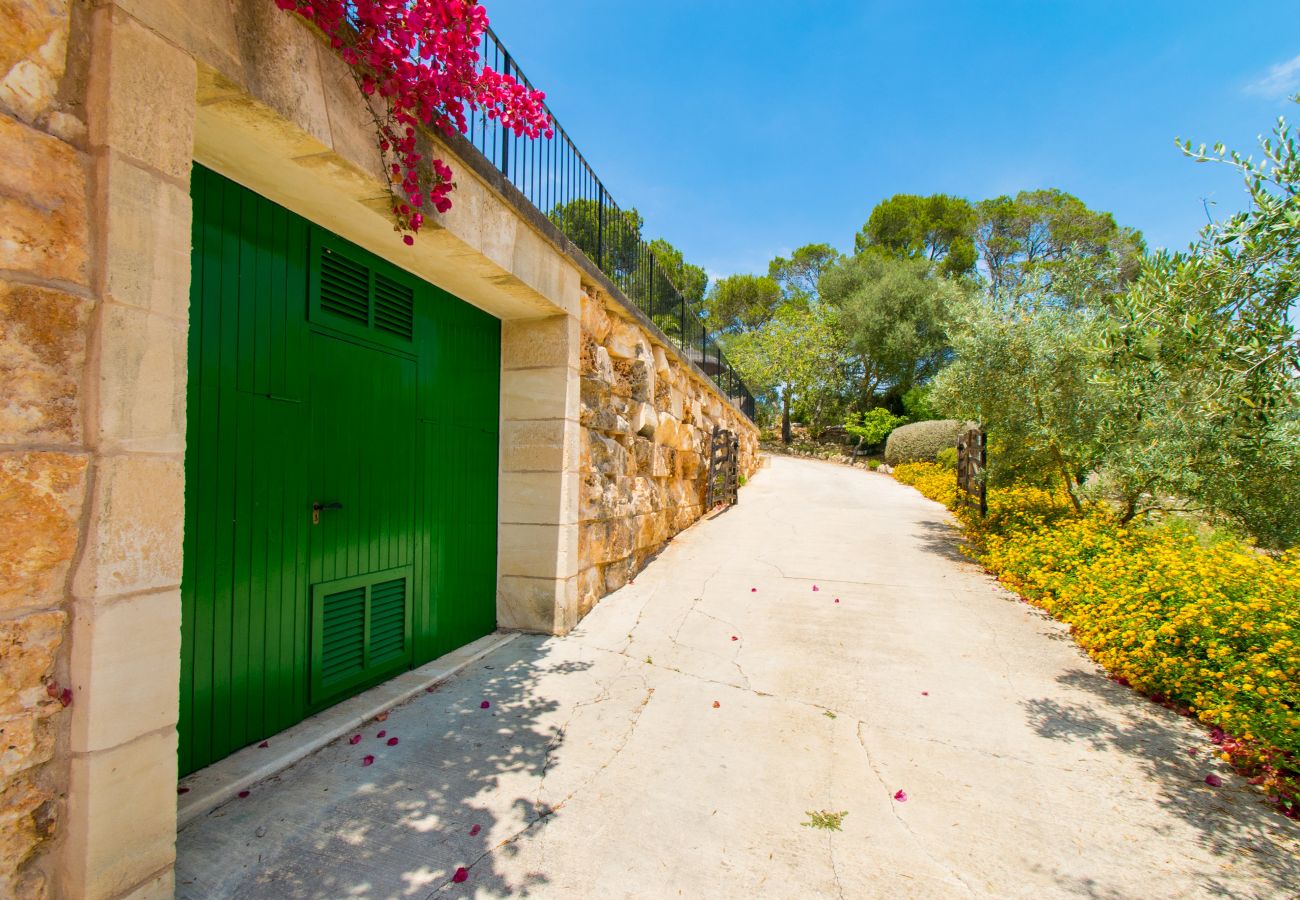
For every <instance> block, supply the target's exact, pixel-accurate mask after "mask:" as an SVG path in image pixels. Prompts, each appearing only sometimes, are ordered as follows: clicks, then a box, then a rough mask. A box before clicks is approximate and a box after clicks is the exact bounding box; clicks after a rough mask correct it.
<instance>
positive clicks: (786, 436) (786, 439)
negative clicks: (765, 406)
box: [781, 388, 791, 444]
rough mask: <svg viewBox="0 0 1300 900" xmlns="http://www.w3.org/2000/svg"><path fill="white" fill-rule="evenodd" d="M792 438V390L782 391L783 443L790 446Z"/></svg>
mask: <svg viewBox="0 0 1300 900" xmlns="http://www.w3.org/2000/svg"><path fill="white" fill-rule="evenodd" d="M790 440H791V437H790V389H789V388H785V389H784V390H782V391H781V443H783V444H789V443H790Z"/></svg>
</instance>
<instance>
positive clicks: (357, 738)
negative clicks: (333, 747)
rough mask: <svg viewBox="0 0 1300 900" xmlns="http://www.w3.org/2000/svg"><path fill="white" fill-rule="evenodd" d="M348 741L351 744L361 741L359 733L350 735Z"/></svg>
mask: <svg viewBox="0 0 1300 900" xmlns="http://www.w3.org/2000/svg"><path fill="white" fill-rule="evenodd" d="M348 743H349V744H353V745H356V744H359V743H361V735H359V734H354V735H352V737H350V738H348Z"/></svg>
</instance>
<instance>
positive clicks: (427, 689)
mask: <svg viewBox="0 0 1300 900" xmlns="http://www.w3.org/2000/svg"><path fill="white" fill-rule="evenodd" d="M424 692H425V693H426V694H432V693H433V685H429V686H428V687H427V688H425V689H424Z"/></svg>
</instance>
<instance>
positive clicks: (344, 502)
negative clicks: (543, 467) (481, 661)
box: [180, 165, 500, 774]
mask: <svg viewBox="0 0 1300 900" xmlns="http://www.w3.org/2000/svg"><path fill="white" fill-rule="evenodd" d="M191 183H192V193H193V198H194V235H193V247H194V249H193V264H192V282H191V291H190V336H189V394H188V404H189V406H188V412H187V416H188V422H187V448H186V456H185V476H186V493H185V506H186V509H185V570H184V576H183V580H182V584H181V602H182V626H181V627H182V640H181V649H182V659H181V710H180V769H181V772H182V774H184V773H188V772H192V771H194V770H195V769H198V768H201V767H203V766H205V765H207V764H209V763H211V762H213V761H215V760H218V759H220V758H222V757H223V756H226V755H228V754H230V753H231V752H233V751H235V750H237V749H239V748H240V747H243V746H246V745H247V744H250V743H253V742H256V741H260V740H262V739H263V738H265V737H267V736H269V735H272V734H274V733H275V732H277V731H280V730H282V729H284V728H287V727H288V726H290V725H292V724H294V723H295V722H298V721H300V720H301V719H303V718H304V717H306V716H307V715H310V714H311V713H313V712H315V711H317V710H319V709H321V708H323V707H325V706H328V705H330V704H331V703H336V702H338V701H339V700H341V699H343V698H344V697H347V696H350V695H352V694H355V693H357V692H358V691H360V690H363V689H365V688H366V687H369V686H371V685H373V684H375V683H377V682H379V681H382V680H384V679H385V678H389V677H391V676H392V675H394V674H395V673H397V672H399V671H402V670H404V669H408V668H411V667H413V666H417V665H420V664H422V663H424V662H427V661H429V660H431V659H433V658H435V657H437V656H440V655H441V654H443V653H445V652H447V651H449V650H452V649H454V648H455V647H458V646H461V645H462V644H465V643H467V642H469V641H471V640H473V639H475V638H477V637H481V636H482V635H484V634H487V633H488V632H490V631H491V630H492V629H493V628H494V627H495V624H496V616H495V596H496V585H495V580H496V505H497V481H496V479H497V418H498V393H499V370H500V323H499V322H498V321H497V320H496V319H494V318H492V317H491V316H489V315H487V314H486V313H483V312H481V311H479V310H477V309H475V308H474V307H472V306H469V305H468V304H466V303H463V302H462V301H460V300H457V299H456V298H455V297H452V296H451V295H450V294H447V293H446V292H445V291H442V290H440V289H438V288H436V287H434V286H433V285H430V284H427V283H425V282H423V281H420V280H418V279H416V278H414V277H412V276H411V275H409V274H408V273H406V272H404V271H402V270H400V269H397V268H396V267H394V266H391V265H389V264H387V263H385V262H383V261H382V260H380V259H378V258H377V257H375V256H373V255H371V254H369V253H367V252H365V251H364V250H361V249H360V248H358V247H355V246H353V245H352V244H349V243H348V242H346V241H344V240H342V239H341V238H339V237H337V236H335V235H333V234H330V233H328V232H326V231H324V230H322V229H320V228H317V227H316V226H314V225H312V224H311V223H309V222H307V221H306V220H304V219H302V218H300V217H298V216H295V215H294V214H293V213H291V212H289V211H288V210H285V209H283V208H281V207H279V206H276V205H275V204H273V203H271V202H270V201H268V200H266V199H265V198H263V197H260V196H258V195H257V194H254V193H252V192H251V191H249V190H247V189H245V188H243V187H240V186H239V185H237V184H236V183H235V182H233V181H230V180H229V179H227V178H224V177H222V176H220V175H218V174H216V173H215V172H212V171H210V170H208V169H205V168H203V167H201V166H198V165H196V166H195V167H194V173H193V177H192V182H191Z"/></svg>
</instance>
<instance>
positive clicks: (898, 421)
mask: <svg viewBox="0 0 1300 900" xmlns="http://www.w3.org/2000/svg"><path fill="white" fill-rule="evenodd" d="M906 424H907V417H906V416H896V415H894V414H893V413H891V412H890V411H889V410H887V409H885V408H884V407H883V406H877V407H875V408H874V409H869V410H867V411H866V412H864V413H850V414H849V416H848V418H846V419H845V420H844V430H845V431H847V432H848V433H849V434H851V435H853V436H854V437H856V438H857V439H858V443H859V444H861V445H862V446H864V447H876V446H879V445H880V444H881V443H883V442H884V440H885V438H887V437H889V433H890V432H891V431H893V430H894V429H895V428H897V427H898V426H899V425H906Z"/></svg>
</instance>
